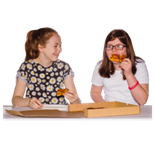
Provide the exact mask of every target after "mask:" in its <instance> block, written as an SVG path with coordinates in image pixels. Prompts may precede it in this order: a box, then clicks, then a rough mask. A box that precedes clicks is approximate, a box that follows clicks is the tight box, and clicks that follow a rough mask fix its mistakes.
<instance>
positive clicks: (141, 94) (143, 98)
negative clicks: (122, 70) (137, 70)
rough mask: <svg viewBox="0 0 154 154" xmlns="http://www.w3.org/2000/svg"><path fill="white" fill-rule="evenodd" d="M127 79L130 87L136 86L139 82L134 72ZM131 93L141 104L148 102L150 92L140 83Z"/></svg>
mask: <svg viewBox="0 0 154 154" xmlns="http://www.w3.org/2000/svg"><path fill="white" fill-rule="evenodd" d="M126 79H127V83H128V86H129V87H132V86H134V85H135V84H136V82H137V79H136V78H135V76H134V75H133V74H131V75H130V76H128V77H126ZM131 94H132V96H133V98H134V99H135V101H136V102H137V103H139V104H140V105H144V104H145V103H146V102H147V99H148V93H147V92H146V90H145V89H144V88H143V87H142V86H141V85H140V84H138V85H137V86H136V87H135V88H134V89H132V90H131Z"/></svg>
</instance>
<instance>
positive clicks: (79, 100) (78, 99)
mask: <svg viewBox="0 0 154 154" xmlns="http://www.w3.org/2000/svg"><path fill="white" fill-rule="evenodd" d="M70 103H71V104H81V99H80V98H79V97H78V98H77V100H75V101H74V102H70Z"/></svg>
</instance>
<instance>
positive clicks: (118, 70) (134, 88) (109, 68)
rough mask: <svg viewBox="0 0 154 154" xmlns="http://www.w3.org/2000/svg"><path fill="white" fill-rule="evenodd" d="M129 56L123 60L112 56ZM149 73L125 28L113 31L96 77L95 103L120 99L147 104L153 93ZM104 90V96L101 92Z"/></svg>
mask: <svg viewBox="0 0 154 154" xmlns="http://www.w3.org/2000/svg"><path fill="white" fill-rule="evenodd" d="M114 55H116V56H117V57H121V56H123V55H124V56H125V58H124V59H123V60H122V61H120V60H119V61H112V57H113V56H114ZM148 85H149V75H148V71H147V68H146V64H145V62H144V60H142V59H141V58H140V57H137V56H136V55H135V52H134V49H133V45H132V41H131V38H130V36H129V35H128V33H127V32H125V31H124V30H122V29H115V30H113V31H111V32H110V33H109V34H108V36H107V37H106V40H105V43H104V51H103V60H102V61H99V62H98V63H97V65H96V67H95V70H94V72H93V76H92V87H91V98H92V99H93V101H94V102H105V101H106V102H110V101H120V102H125V103H130V104H135V105H144V104H145V103H146V102H147V99H148V94H149V88H148ZM103 90H104V98H103V97H102V95H101V93H102V91H103Z"/></svg>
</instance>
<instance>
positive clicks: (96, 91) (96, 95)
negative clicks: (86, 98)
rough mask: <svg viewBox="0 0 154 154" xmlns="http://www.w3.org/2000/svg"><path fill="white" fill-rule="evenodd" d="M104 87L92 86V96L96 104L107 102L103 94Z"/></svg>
mask: <svg viewBox="0 0 154 154" xmlns="http://www.w3.org/2000/svg"><path fill="white" fill-rule="evenodd" d="M102 89H103V86H95V85H93V84H92V86H91V91H90V95H91V98H92V100H93V101H94V102H105V100H104V99H103V97H102V95H101V93H102Z"/></svg>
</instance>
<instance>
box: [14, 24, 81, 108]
mask: <svg viewBox="0 0 154 154" xmlns="http://www.w3.org/2000/svg"><path fill="white" fill-rule="evenodd" d="M61 44H62V42H61V38H60V36H59V34H58V33H57V31H55V30H54V29H51V28H48V27H47V28H40V29H38V30H31V31H29V32H28V34H27V41H26V43H25V50H26V57H25V61H24V62H23V63H22V64H21V66H20V68H19V70H18V72H17V83H16V87H15V90H14V94H13V98H12V103H13V105H15V106H21V107H22V106H30V107H31V108H33V109H38V108H42V107H43V104H64V105H65V104H68V103H67V101H66V100H65V97H66V98H67V99H68V100H69V102H70V103H80V99H79V97H78V95H77V92H76V88H75V85H74V81H73V76H74V73H73V71H72V69H71V67H70V65H69V64H68V63H66V62H64V61H62V60H59V59H58V57H59V55H60V53H61V51H62V49H61ZM26 87H27V90H26V98H23V96H24V93H25V89H26ZM64 88H67V89H69V90H68V92H66V93H65V94H64V95H61V96H57V90H58V89H64ZM64 96H65V97H64Z"/></svg>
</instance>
